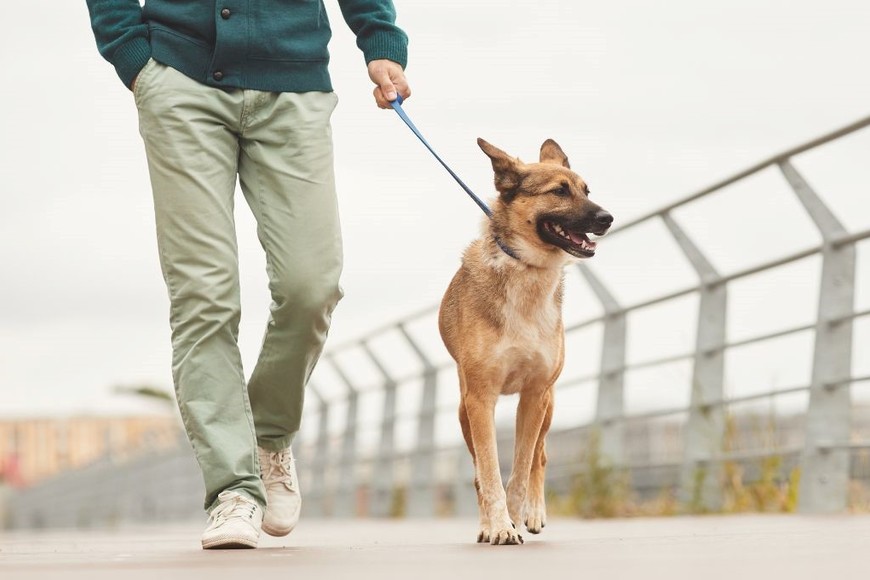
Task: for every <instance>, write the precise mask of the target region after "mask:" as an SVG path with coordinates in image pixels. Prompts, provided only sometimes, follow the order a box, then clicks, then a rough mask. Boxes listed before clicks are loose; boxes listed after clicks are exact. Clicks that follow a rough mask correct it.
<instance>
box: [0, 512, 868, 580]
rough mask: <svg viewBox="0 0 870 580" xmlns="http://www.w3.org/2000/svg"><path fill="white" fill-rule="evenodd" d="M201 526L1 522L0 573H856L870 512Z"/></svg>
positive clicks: (95, 579)
mask: <svg viewBox="0 0 870 580" xmlns="http://www.w3.org/2000/svg"><path fill="white" fill-rule="evenodd" d="M200 532H201V526H200V524H199V523H193V524H184V525H178V524H172V525H168V526H165V527H147V528H137V529H123V530H116V531H48V532H41V533H37V532H14V533H9V532H7V533H2V532H0V579H2V580H18V579H33V580H37V579H38V580H42V579H53V578H62V579H64V580H67V579H69V580H77V579H88V580H100V579H109V578H111V579H113V580H115V579H122V580H126V579H128V578H129V579H140V578H141V579H145V578H147V579H149V580H154V579H156V580H171V579H176V578H178V579H193V578H197V579H198V578H206V579H209V580H212V579H213V580H221V579H225V578H226V579H229V578H233V579H239V578H241V579H242V580H254V579H259V578H276V579H277V578H281V579H285V578H286V579H304V580H314V579H318V580H330V579H349V580H366V579H369V578H372V579H374V578H377V579H379V580H382V579H390V578H411V579H412V580H427V579H430V578H431V579H438V580H444V579H447V580H460V579H465V578H469V579H472V578H473V579H478V578H480V579H489V578H500V579H509V578H523V579H544V578H572V579H573V578H583V579H595V578H602V579H604V578H606V579H608V580H616V579H622V578H626V579H629V578H631V579H643V580H656V579H659V578H661V579H668V580H683V579H687V580H688V579H692V580H696V579H701V578H703V579H704V580H715V579H719V578H721V579H726V578H727V579H729V580H734V579H737V580H749V579H754V578H759V579H762V578H763V579H779V578H782V579H788V580H803V579H807V580H810V579H812V580H819V579H825V580H828V579H841V578H843V579H847V578H848V579H851V578H856V579H857V578H862V579H863V578H867V577H868V574H870V516H863V515H862V516H837V517H802V516H780V515H751V516H707V517H691V518H690V517H676V518H649V519H635V520H598V521H588V520H585V521H584V520H565V519H561V520H553V521H551V522H550V523H549V524H548V525H547V528H546V529H545V530H544V533H543V534H541V535H539V536H532V535H530V534H524V538H525V539H526V543H525V544H524V545H522V546H489V545H482V544H476V543H474V538H475V536H476V534H477V529H476V521H472V520H399V521H383V520H303V521H302V523H301V524H300V526H299V528H297V530H296V531H294V532H293V534H291V535H290V536H288V537H287V538H270V537H268V536H265V535H264V536H263V539H262V541H261V547H260V548H259V549H257V550H244V551H209V552H205V551H203V550H201V549H200V548H199V534H200Z"/></svg>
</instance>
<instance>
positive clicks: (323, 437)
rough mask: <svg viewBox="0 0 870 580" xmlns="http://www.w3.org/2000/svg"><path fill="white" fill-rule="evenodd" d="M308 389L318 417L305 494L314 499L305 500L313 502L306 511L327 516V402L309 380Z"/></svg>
mask: <svg viewBox="0 0 870 580" xmlns="http://www.w3.org/2000/svg"><path fill="white" fill-rule="evenodd" d="M308 391H310V392H311V393H314V396H315V398H316V399H317V407H318V419H317V441H316V442H315V444H314V457H312V461H311V486H310V489H309V490H308V493H307V494H306V495H309V496H312V497H313V498H314V501H309V502H306V504H308V505H312V504H313V508H309V509H306V512H308V513H311V515H313V516H327V515H330V514H331V513H332V510H331V505H330V504H331V501H332V494H330V493H329V490H328V487H327V481H326V469H327V466H328V465H329V404H328V403H327V402H326V400H325V399H324V398H323V395H321V394H320V391H319V390H318V389H317V388H315V386H314V385H313V384H312V383H311V382H310V381H309V383H308Z"/></svg>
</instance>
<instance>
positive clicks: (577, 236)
mask: <svg viewBox="0 0 870 580" xmlns="http://www.w3.org/2000/svg"><path fill="white" fill-rule="evenodd" d="M568 237H569V238H571V241H572V242H574V243H575V244H577V245H578V246H579V245H580V244H581V243H582V242H583V238H585V237H586V236H584V235H583V234H577V233H574V232H571V231H569V232H568Z"/></svg>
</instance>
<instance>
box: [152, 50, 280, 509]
mask: <svg viewBox="0 0 870 580" xmlns="http://www.w3.org/2000/svg"><path fill="white" fill-rule="evenodd" d="M136 101H137V106H138V107H139V120H140V132H141V133H142V137H143V139H144V141H145V149H146V152H147V155H148V168H149V171H150V174H151V184H152V189H153V192H154V208H155V215H156V222H157V241H158V247H159V250H160V263H161V267H162V269H163V275H164V278H165V280H166V286H167V288H168V290H169V297H170V303H171V309H170V324H171V327H172V350H173V361H172V362H173V366H172V371H173V378H174V380H175V389H176V395H177V398H178V405H179V408H180V410H181V417H182V419H183V421H184V426H185V429H186V430H187V434H188V436H189V438H190V442H191V444H192V446H193V449H194V452H195V454H196V458H197V460H198V462H199V465H200V467H201V469H202V472H203V478H204V480H205V487H206V498H205V505H206V508H207V509H208V508H210V507H213V506H214V505H215V504H216V502H217V501H218V500H217V497H218V494H219V493H221V492H222V491H225V490H232V491H235V492H238V493H241V494H243V495H245V496H247V497H248V498H250V499H253V500H255V501H256V502H257V503H259V504H260V505H261V506H264V505H265V503H266V499H265V491H264V488H263V485H262V482H261V481H260V477H259V472H258V469H257V452H256V440H255V437H254V427H253V423H252V416H251V410H250V404H249V401H248V396H247V389H246V386H245V381H244V376H243V374H242V363H241V357H240V356H239V350H238V346H237V336H238V325H239V317H240V310H241V308H240V305H239V275H238V252H237V247H236V234H235V225H234V220H233V194H234V191H235V181H236V172H237V164H238V151H239V145H238V137H237V135H236V129H237V125H238V119H239V112H240V110H241V104H242V98H241V91H235V92H231V93H228V92H225V91H221V90H219V89H214V88H210V87H207V86H205V85H202V84H200V83H197V82H195V81H193V80H191V79H189V78H187V77H186V76H184V75H182V74H181V73H179V72H177V71H175V70H173V69H171V68H169V67H166V66H164V65H160V64H156V63H153V61H152V62H151V63H149V65H148V66H147V67H146V68H145V69H144V70H143V73H142V74H141V75H140V78H139V79H138V80H137V82H136Z"/></svg>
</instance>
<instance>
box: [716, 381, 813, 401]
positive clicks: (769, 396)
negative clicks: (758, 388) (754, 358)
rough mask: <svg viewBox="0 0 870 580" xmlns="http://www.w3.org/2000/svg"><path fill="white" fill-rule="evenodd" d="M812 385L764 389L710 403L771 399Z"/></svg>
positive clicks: (800, 390) (807, 388)
mask: <svg viewBox="0 0 870 580" xmlns="http://www.w3.org/2000/svg"><path fill="white" fill-rule="evenodd" d="M811 388H812V387H810V385H800V386H797V387H787V388H785V389H777V390H776V391H765V392H764V393H755V394H753V395H743V396H742V397H729V398H727V399H725V400H723V401H716V402H715V403H711V404H713V405H736V404H738V403H745V402H747V401H755V400H757V399H772V398H773V397H779V396H781V395H791V394H794V393H800V392H803V391H809V390H810V389H811Z"/></svg>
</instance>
